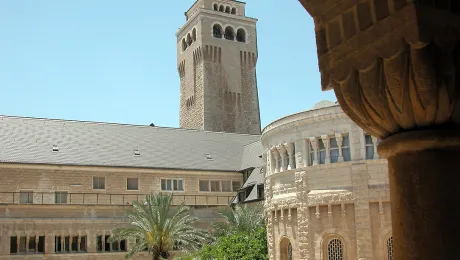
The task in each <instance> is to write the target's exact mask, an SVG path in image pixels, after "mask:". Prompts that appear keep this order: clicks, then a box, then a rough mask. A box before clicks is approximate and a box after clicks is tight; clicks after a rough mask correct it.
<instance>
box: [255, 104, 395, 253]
mask: <svg viewBox="0 0 460 260" xmlns="http://www.w3.org/2000/svg"><path fill="white" fill-rule="evenodd" d="M261 142H262V144H263V147H264V149H265V151H266V161H267V172H266V178H265V214H266V223H267V233H268V243H269V254H270V259H273V260H274V259H276V260H278V259H281V260H288V259H289V260H291V259H316V260H345V259H349V260H352V259H379V260H380V259H382V260H391V259H393V257H392V252H393V247H392V241H393V240H392V233H391V214H390V213H391V212H390V203H389V187H388V173H387V162H386V160H383V159H379V156H378V154H377V153H376V143H377V138H375V137H373V136H371V135H369V134H367V133H366V132H364V131H363V130H362V129H361V128H360V127H358V126H357V125H356V124H355V123H353V122H352V121H351V120H350V119H349V118H348V117H347V116H346V115H345V114H344V113H343V111H342V110H341V108H340V107H339V106H338V105H337V104H335V103H333V102H329V101H322V102H319V103H318V104H317V105H315V107H314V108H313V109H312V110H307V111H305V112H301V113H297V114H293V115H290V116H287V117H284V118H281V119H279V120H277V121H274V122H272V123H271V124H269V125H267V126H266V127H265V128H264V129H263V131H262V137H261Z"/></svg>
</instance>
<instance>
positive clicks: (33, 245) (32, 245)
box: [28, 236, 37, 253]
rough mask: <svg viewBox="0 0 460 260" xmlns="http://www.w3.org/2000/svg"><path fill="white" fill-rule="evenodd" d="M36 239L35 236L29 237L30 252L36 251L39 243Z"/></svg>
mask: <svg viewBox="0 0 460 260" xmlns="http://www.w3.org/2000/svg"><path fill="white" fill-rule="evenodd" d="M35 239H36V237H35V236H33V237H29V248H28V252H30V253H35V252H36V250H37V248H36V246H37V243H36V242H35Z"/></svg>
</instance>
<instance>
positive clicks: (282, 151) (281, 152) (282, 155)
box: [276, 144, 286, 158]
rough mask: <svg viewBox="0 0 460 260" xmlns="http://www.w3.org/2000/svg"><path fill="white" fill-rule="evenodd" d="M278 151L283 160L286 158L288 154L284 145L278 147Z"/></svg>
mask: <svg viewBox="0 0 460 260" xmlns="http://www.w3.org/2000/svg"><path fill="white" fill-rule="evenodd" d="M276 150H278V153H279V154H280V156H281V158H284V154H285V152H286V147H284V144H279V145H277V146H276Z"/></svg>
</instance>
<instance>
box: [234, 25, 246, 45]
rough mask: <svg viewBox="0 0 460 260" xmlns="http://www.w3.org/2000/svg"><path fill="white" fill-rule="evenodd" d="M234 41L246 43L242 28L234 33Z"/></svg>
mask: <svg viewBox="0 0 460 260" xmlns="http://www.w3.org/2000/svg"><path fill="white" fill-rule="evenodd" d="M236 40H237V41H239V42H246V32H245V31H244V30H243V29H242V28H240V29H238V31H236Z"/></svg>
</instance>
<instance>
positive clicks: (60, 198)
mask: <svg viewBox="0 0 460 260" xmlns="http://www.w3.org/2000/svg"><path fill="white" fill-rule="evenodd" d="M54 203H56V204H66V203H67V191H56V192H55V193H54Z"/></svg>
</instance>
